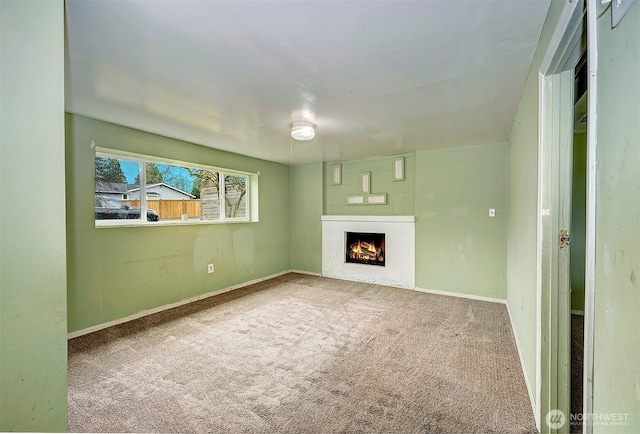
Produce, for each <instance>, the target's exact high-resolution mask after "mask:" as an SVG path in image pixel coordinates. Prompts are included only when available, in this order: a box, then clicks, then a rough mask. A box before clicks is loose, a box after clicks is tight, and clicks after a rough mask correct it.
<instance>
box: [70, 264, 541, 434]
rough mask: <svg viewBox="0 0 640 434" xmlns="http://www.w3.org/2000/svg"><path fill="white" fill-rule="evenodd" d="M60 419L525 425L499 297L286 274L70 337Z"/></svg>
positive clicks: (116, 425)
mask: <svg viewBox="0 0 640 434" xmlns="http://www.w3.org/2000/svg"><path fill="white" fill-rule="evenodd" d="M69 430H70V431H76V432H79V431H83V432H86V431H91V432H181V433H192V432H220V433H236V432H247V433H249V432H258V433H274V432H283V433H284V432H286V433H342V432H353V433H355V432H379V433H414V432H415V433H417V432H428V433H471V432H479V433H490V432H502V433H534V432H536V428H535V423H534V419H533V413H532V411H531V406H530V403H529V398H528V396H527V391H526V386H525V383H524V378H523V375H522V371H521V368H520V363H519V359H518V354H517V350H516V348H515V343H514V339H513V335H512V332H511V328H510V324H509V318H508V314H507V310H506V307H505V306H504V305H502V304H497V303H489V302H481V301H474V300H467V299H460V298H454V297H446V296H439V295H432V294H424V293H419V292H415V291H410V290H406V289H397V288H390V287H386V286H380V285H372V284H365V283H353V282H346V281H340V280H334V279H327V278H320V277H313V276H306V275H300V274H288V275H285V276H282V277H279V278H276V279H272V280H269V281H266V282H262V283H260V284H256V285H253V286H250V287H247V288H243V289H239V290H236V291H233V292H230V293H226V294H222V295H219V296H215V297H212V298H209V299H206V300H202V301H200V302H196V303H192V304H189V305H186V306H182V307H180V308H176V309H172V310H170V311H165V312H162V313H159V314H155V315H152V316H148V317H145V318H142V319H139V320H135V321H131V322H128V323H126V324H123V325H120V326H116V327H112V328H109V329H105V330H102V331H99V332H96V333H92V334H89V335H85V336H82V337H79V338H76V339H72V340H71V341H70V342H69Z"/></svg>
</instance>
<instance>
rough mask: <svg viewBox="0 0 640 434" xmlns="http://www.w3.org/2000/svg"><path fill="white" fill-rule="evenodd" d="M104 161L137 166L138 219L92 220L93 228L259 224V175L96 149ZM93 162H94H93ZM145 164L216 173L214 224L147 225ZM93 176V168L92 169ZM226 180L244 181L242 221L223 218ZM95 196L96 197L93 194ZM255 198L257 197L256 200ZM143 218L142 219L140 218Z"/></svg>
mask: <svg viewBox="0 0 640 434" xmlns="http://www.w3.org/2000/svg"><path fill="white" fill-rule="evenodd" d="M98 157H105V158H115V159H118V160H127V161H134V162H137V163H138V164H139V165H140V172H139V173H140V218H139V219H122V220H118V219H114V220H95V217H94V222H95V227H96V228H102V227H120V226H174V225H202V224H221V223H249V222H254V221H258V219H257V215H258V213H257V210H256V209H254V208H257V203H254V202H253V201H252V192H254V191H255V192H257V190H254V189H255V188H257V176H258V175H259V173H251V172H244V171H239V170H231V169H225V168H221V167H216V166H209V165H205V164H198V163H192V162H187V161H179V160H172V159H168V158H162V157H156V156H150V155H141V154H135V153H131V152H127V151H120V150H115V149H109V148H102V147H96V148H95V158H98ZM95 158H94V161H95ZM146 163H160V164H168V165H176V166H183V167H191V168H194V169H203V170H208V171H210V172H216V173H217V174H218V185H219V186H222V187H221V188H219V189H218V194H219V201H220V212H219V217H218V219H216V220H177V219H176V220H164V221H162V220H160V221H157V222H148V221H147V219H146V216H147V183H146V177H147V176H146V170H147V164H146ZM94 172H95V167H94ZM225 176H237V177H242V178H244V179H245V180H246V181H245V182H246V192H245V199H244V200H245V202H246V212H245V215H244V216H242V217H226V214H227V213H226V202H225V194H226V185H225ZM94 194H95V193H94ZM256 197H257V196H256ZM121 200H125V199H121ZM143 216H144V218H143Z"/></svg>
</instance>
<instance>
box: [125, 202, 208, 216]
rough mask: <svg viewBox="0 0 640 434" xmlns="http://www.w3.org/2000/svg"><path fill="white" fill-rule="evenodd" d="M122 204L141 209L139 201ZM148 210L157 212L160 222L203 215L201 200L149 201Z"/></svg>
mask: <svg viewBox="0 0 640 434" xmlns="http://www.w3.org/2000/svg"><path fill="white" fill-rule="evenodd" d="M122 202H124V203H126V204H127V205H130V206H133V207H135V208H140V201H139V200H137V199H136V200H123V201H122ZM147 208H149V209H152V210H154V211H155V212H157V213H158V216H160V220H176V219H178V220H179V219H180V218H182V215H183V214H187V215H188V216H189V218H200V216H201V215H202V206H201V202H200V199H186V200H181V199H169V200H147Z"/></svg>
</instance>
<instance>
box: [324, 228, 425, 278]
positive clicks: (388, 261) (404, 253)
mask: <svg viewBox="0 0 640 434" xmlns="http://www.w3.org/2000/svg"><path fill="white" fill-rule="evenodd" d="M346 232H367V233H384V234H385V266H384V267H380V266H375V265H367V264H353V263H348V262H346V252H345V243H346V238H345V237H346V235H345V234H346ZM322 275H323V276H325V277H333V278H336V279H346V280H354V281H358V282H369V283H379V284H382V285H391V286H399V287H402V288H411V289H413V288H414V287H415V217H414V216H322Z"/></svg>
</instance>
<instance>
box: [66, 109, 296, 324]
mask: <svg viewBox="0 0 640 434" xmlns="http://www.w3.org/2000/svg"><path fill="white" fill-rule="evenodd" d="M66 128H67V130H66V131H67V148H66V162H67V247H68V248H67V254H68V256H67V257H68V286H69V288H68V311H69V312H68V319H69V332H74V331H78V330H82V329H86V328H88V327H91V326H96V325H99V324H104V323H107V322H109V321H113V320H118V319H121V318H124V317H127V316H130V315H133V314H136V313H139V312H141V311H144V310H148V309H153V308H156V307H159V306H163V305H166V304H170V303H175V302H178V301H181V300H184V299H188V298H192V297H196V296H198V295H202V294H206V293H209V292H212V291H216V290H219V289H223V288H227V287H229V286H232V285H236V284H240V283H244V282H247V281H250V280H253V279H258V278H262V277H265V276H269V275H272V274H274V273H278V272H282V271H286V270H289V269H290V268H291V261H290V253H291V250H290V237H291V235H290V234H291V232H290V230H289V224H290V214H289V210H290V190H289V187H290V170H289V167H288V166H285V165H282V164H276V163H270V162H267V161H263V160H258V159H254V158H249V157H244V156H241V155H237V154H232V153H228V152H222V151H218V150H213V149H210V148H207V147H203V146H198V145H194V144H192V143H187V142H183V141H180V140H175V139H170V138H167V137H162V136H158V135H154V134H150V133H146V132H142V131H138V130H133V129H130V128H126V127H122V126H118V125H114V124H109V123H106V122H100V121H97V120H93V119H88V118H84V117H82V116H74V115H67V116H66ZM92 141H93V142H95V145H96V146H100V147H105V148H113V149H119V150H124V151H129V152H136V153H141V154H145V155H151V156H158V157H164V158H169V159H175V160H181V161H186V162H193V163H200V164H207V165H212V166H217V167H223V168H228V169H236V170H241V171H247V172H260V175H259V181H258V182H259V219H260V220H259V222H252V223H228V224H208V225H179V226H155V225H149V226H145V227H106V228H105V227H103V228H96V227H95V225H94V212H93V202H94V200H93V196H94V156H95V153H94V149H93V148H92V146H91V143H92ZM208 263H213V264H214V266H215V270H216V271H215V273H213V274H208V273H207V264H208Z"/></svg>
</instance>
